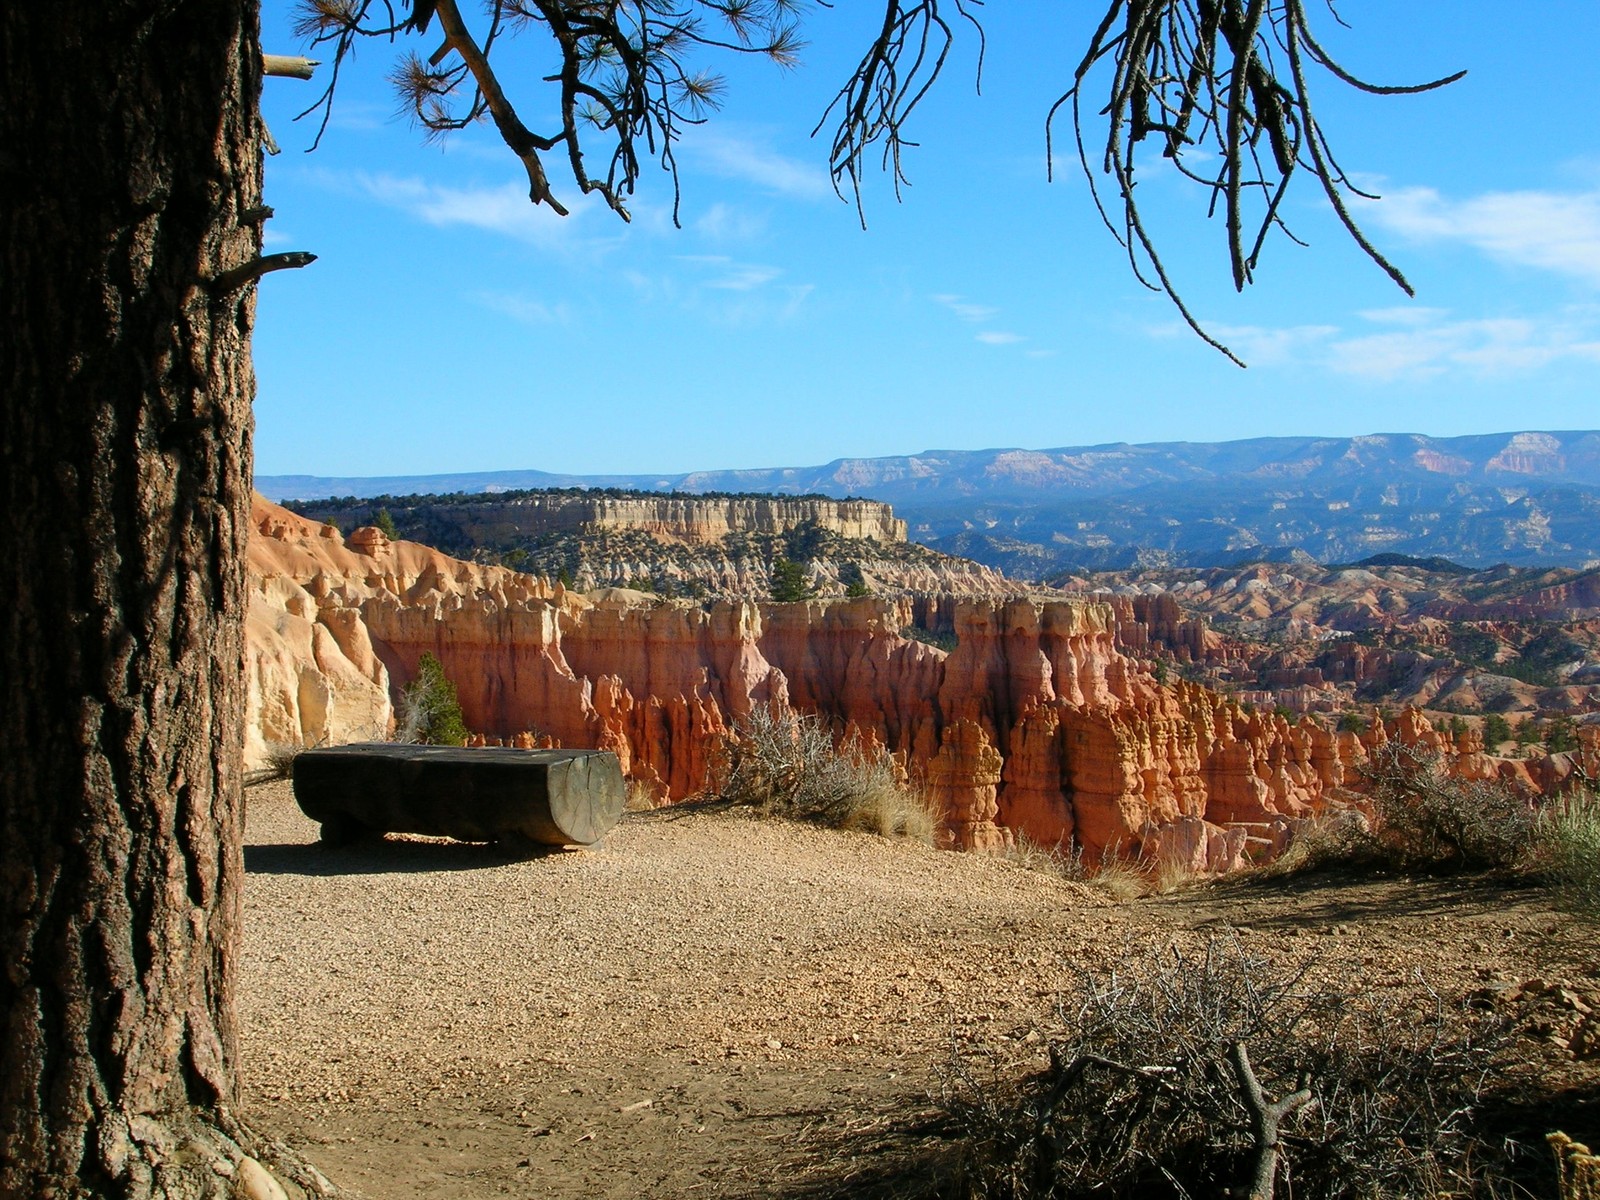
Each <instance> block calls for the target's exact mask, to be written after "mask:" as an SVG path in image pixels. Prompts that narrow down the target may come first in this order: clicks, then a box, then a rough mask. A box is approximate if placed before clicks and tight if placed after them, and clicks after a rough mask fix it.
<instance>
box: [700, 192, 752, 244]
mask: <svg viewBox="0 0 1600 1200" xmlns="http://www.w3.org/2000/svg"><path fill="white" fill-rule="evenodd" d="M766 227H767V223H766V221H765V220H764V219H763V218H761V217H759V216H757V215H755V214H754V213H750V212H745V211H744V210H743V209H740V208H736V207H734V206H733V205H731V204H724V203H723V202H722V201H720V200H719V201H717V203H715V204H713V205H712V206H711V207H710V208H709V209H707V210H706V211H705V212H704V213H703V214H701V215H700V216H699V217H697V218H695V222H694V229H695V232H696V233H698V234H700V235H701V236H702V237H705V238H710V239H711V240H712V241H716V242H747V241H749V240H750V239H751V238H754V237H758V236H760V235H761V234H762V233H763V232H764V231H765V230H766Z"/></svg>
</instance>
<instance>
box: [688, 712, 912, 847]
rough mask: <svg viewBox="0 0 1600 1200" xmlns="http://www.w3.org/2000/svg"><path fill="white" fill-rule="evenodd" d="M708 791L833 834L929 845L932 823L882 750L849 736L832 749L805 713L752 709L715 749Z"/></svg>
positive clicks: (829, 738) (824, 731)
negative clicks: (859, 832)
mask: <svg viewBox="0 0 1600 1200" xmlns="http://www.w3.org/2000/svg"><path fill="white" fill-rule="evenodd" d="M711 787H712V790H713V791H714V793H715V794H716V795H717V796H719V797H721V798H722V799H723V800H726V801H729V802H731V803H734V804H746V805H750V806H752V807H754V808H757V809H760V810H761V811H762V812H765V813H769V814H771V815H774V816H782V817H793V818H797V819H800V820H807V821H816V822H818V823H819V824H823V825H830V826H833V827H834V828H838V829H863V830H867V831H870V832H873V833H880V834H883V835H885V836H902V837H913V838H917V839H919V840H921V841H927V842H931V841H932V840H933V837H934V833H935V828H936V824H937V822H936V820H935V817H934V814H933V813H932V812H931V810H930V809H929V807H928V805H927V803H926V802H925V801H924V799H923V798H922V797H921V795H919V794H918V793H917V792H916V791H915V790H914V789H912V788H910V787H909V786H907V785H906V783H905V782H904V781H903V780H902V779H901V778H900V772H899V771H898V770H897V768H896V765H895V761H894V758H893V757H892V756H891V755H890V754H889V753H888V751H886V750H884V749H883V748H882V747H877V746H866V745H863V744H862V743H861V741H860V739H858V738H855V737H850V738H847V739H845V741H844V742H843V743H841V744H838V745H835V743H834V739H833V734H832V732H831V731H830V730H829V728H828V726H827V725H826V724H825V723H824V722H823V721H822V720H821V719H820V718H819V717H816V716H813V715H811V714H806V713H799V714H796V713H783V714H774V713H773V712H771V711H770V710H769V709H767V708H764V707H762V708H756V709H753V710H752V711H751V712H750V714H749V715H748V716H746V717H744V718H743V719H741V720H740V721H738V722H737V723H736V724H735V726H734V729H733V732H732V734H731V735H730V736H729V737H727V738H725V739H724V741H723V743H722V745H721V746H720V748H719V750H718V752H717V756H716V760H715V761H714V763H713V767H712V772H711Z"/></svg>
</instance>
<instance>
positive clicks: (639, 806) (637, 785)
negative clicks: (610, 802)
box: [622, 779, 660, 813]
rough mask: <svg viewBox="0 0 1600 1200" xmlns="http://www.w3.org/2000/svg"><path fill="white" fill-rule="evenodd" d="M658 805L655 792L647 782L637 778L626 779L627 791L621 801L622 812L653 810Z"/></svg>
mask: <svg viewBox="0 0 1600 1200" xmlns="http://www.w3.org/2000/svg"><path fill="white" fill-rule="evenodd" d="M658 807H660V806H659V805H658V804H657V803H656V796H655V792H653V791H652V790H651V789H650V787H649V785H648V784H645V783H641V782H640V781H639V780H637V779H630V780H628V781H627V793H626V795H625V796H624V797H623V801H622V811H623V812H631V813H636V812H654V811H655V810H656V809H657V808H658Z"/></svg>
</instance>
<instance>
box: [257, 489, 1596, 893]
mask: <svg viewBox="0 0 1600 1200" xmlns="http://www.w3.org/2000/svg"><path fill="white" fill-rule="evenodd" d="M255 521H256V531H257V537H256V538H255V539H253V541H252V544H251V550H250V567H251V572H252V587H253V597H254V600H253V604H252V609H251V614H250V626H249V633H250V638H249V646H250V670H251V680H252V683H251V721H252V728H251V731H250V739H251V740H250V753H251V755H252V756H253V757H254V758H256V759H257V760H258V761H259V759H260V758H261V757H262V755H263V754H264V750H265V747H264V745H263V743H264V742H266V741H292V742H301V743H313V742H316V741H318V740H329V741H337V740H344V739H348V738H353V737H365V736H375V735H381V734H382V732H383V729H384V728H385V727H386V726H387V725H388V724H389V723H390V721H391V719H392V709H391V707H390V699H389V697H390V693H391V690H397V689H398V687H399V686H400V685H403V684H404V683H405V682H406V681H408V680H410V679H411V678H412V677H413V676H414V675H415V672H416V669H417V663H418V661H419V659H420V658H421V655H422V654H423V653H424V652H428V653H432V654H434V655H435V656H437V657H438V659H439V660H440V662H441V663H442V664H443V666H444V669H445V672H446V674H447V675H448V676H449V677H450V678H451V679H452V680H453V681H454V682H455V684H456V689H457V692H458V694H459V696H460V700H461V706H462V711H463V714H464V716H465V718H466V721H467V724H468V725H469V727H471V728H472V729H474V730H475V731H477V732H478V733H479V734H481V735H483V736H484V738H485V739H486V740H489V741H501V742H503V741H506V740H508V739H510V740H513V741H517V742H518V744H541V745H553V744H560V745H566V746H575V747H577V746H595V747H601V748H607V749H612V750H615V751H616V753H617V754H618V755H619V757H620V758H621V760H622V764H623V769H624V771H625V772H626V773H627V774H628V775H629V776H630V777H631V778H632V779H634V780H635V781H636V782H637V783H638V784H640V785H642V786H643V787H645V788H646V789H648V790H649V791H650V792H652V793H653V794H654V795H655V796H657V797H658V798H669V799H679V798H682V797H684V796H688V795H691V794H694V793H695V792H696V791H697V790H699V789H700V788H702V787H703V786H704V785H705V782H706V778H707V773H708V770H709V767H710V762H711V755H712V753H713V751H714V748H715V747H716V745H717V743H718V741H719V740H720V739H721V738H722V737H723V736H724V735H725V734H726V733H727V732H728V730H729V729H730V728H731V727H732V726H733V725H734V724H735V723H736V722H737V721H738V720H739V719H740V718H741V717H743V716H744V715H745V714H747V713H749V712H750V711H751V709H752V707H753V706H756V705H768V706H772V707H774V708H776V709H778V710H780V711H782V710H786V709H790V708H792V709H797V710H802V711H807V712H815V713H818V714H820V715H822V716H823V717H825V718H826V719H827V720H828V721H829V722H830V723H831V724H832V726H833V728H834V729H835V730H836V732H837V733H838V735H839V736H840V737H845V736H847V735H849V734H851V733H854V734H856V735H858V736H859V737H860V738H861V739H862V740H863V741H864V742H865V743H867V744H872V745H878V746H882V747H885V748H886V749H888V750H890V751H891V752H893V753H894V754H895V755H896V757H897V759H898V760H899V761H900V762H901V763H902V764H903V765H904V768H905V770H906V772H907V774H908V776H909V778H911V779H912V780H914V781H916V782H919V783H920V784H921V785H922V786H924V787H925V788H926V789H927V790H928V792H929V793H930V795H931V797H932V798H933V799H934V800H935V802H936V803H937V804H938V805H939V806H940V807H941V810H942V811H943V813H944V831H945V836H946V838H947V840H948V842H949V843H950V844H952V845H955V846H960V847H963V848H973V849H994V848H996V847H998V846H1001V845H1004V844H1005V842H1006V840H1007V838H1008V837H1009V836H1010V834H1009V833H1008V832H1007V831H1017V832H1020V833H1022V834H1025V835H1026V836H1027V837H1029V838H1031V839H1032V840H1034V841H1035V842H1038V843H1041V844H1044V845H1047V846H1056V845H1062V846H1065V845H1069V844H1070V845H1075V846H1077V847H1079V848H1081V849H1082V851H1083V853H1084V854H1085V856H1086V857H1087V858H1089V859H1090V860H1091V861H1093V860H1095V859H1097V858H1098V857H1099V856H1101V855H1103V854H1105V853H1108V852H1116V853H1123V854H1142V855H1145V856H1148V857H1152V858H1154V857H1166V858H1170V859H1172V860H1173V861H1177V862H1181V863H1182V864H1184V865H1187V866H1189V867H1191V868H1194V869H1206V870H1217V869H1227V868H1230V867H1233V866H1237V865H1238V864H1239V863H1240V862H1242V861H1244V858H1245V856H1246V855H1248V854H1249V853H1252V852H1253V848H1259V847H1262V846H1268V847H1271V846H1275V845H1276V846H1281V845H1282V843H1283V840H1284V837H1285V836H1286V832H1287V830H1288V829H1289V828H1290V827H1291V825H1292V824H1293V823H1294V822H1295V821H1297V820H1298V819H1300V818H1302V817H1304V816H1307V815H1309V814H1311V813H1313V812H1315V811H1317V810H1318V809H1319V808H1321V807H1323V806H1325V805H1326V804H1328V803H1330V802H1332V801H1334V800H1336V799H1338V798H1340V797H1345V796H1347V795H1348V793H1349V789H1350V788H1351V787H1352V785H1353V784H1356V783H1359V774H1360V768H1361V766H1362V764H1363V763H1364V762H1365V761H1366V759H1367V758H1368V756H1369V754H1370V753H1371V751H1372V750H1373V749H1375V748H1376V747H1378V746H1380V745H1382V744H1383V743H1384V742H1385V741H1386V740H1389V739H1391V738H1396V739H1399V740H1400V741H1402V742H1405V743H1407V744H1414V745H1422V746H1424V747H1428V748H1432V749H1437V750H1441V751H1443V752H1445V753H1447V754H1449V755H1450V756H1451V761H1452V762H1454V763H1455V764H1456V769H1457V770H1458V771H1459V772H1460V773H1461V774H1463V775H1465V776H1467V777H1471V778H1489V777H1501V778H1505V777H1508V776H1516V777H1518V778H1526V779H1528V780H1529V781H1530V782H1533V783H1540V784H1547V783H1549V782H1550V780H1555V779H1557V777H1558V776H1560V777H1564V776H1563V775H1562V772H1563V771H1564V772H1565V776H1570V775H1571V774H1572V773H1573V772H1574V771H1575V770H1576V769H1578V768H1582V769H1585V770H1590V771H1594V772H1600V761H1596V760H1597V759H1600V743H1596V742H1595V739H1594V738H1590V739H1589V740H1588V741H1587V742H1586V743H1585V749H1584V751H1583V752H1582V753H1581V754H1578V755H1574V756H1568V757H1569V759H1570V761H1568V762H1563V763H1557V762H1555V761H1554V760H1552V761H1551V763H1550V764H1549V765H1548V766H1542V767H1539V768H1537V769H1534V770H1530V769H1528V768H1526V767H1523V766H1520V765H1519V766H1518V767H1517V768H1516V769H1515V770H1512V771H1510V772H1508V771H1507V770H1506V769H1505V768H1504V766H1503V765H1502V764H1503V760H1497V759H1490V758H1488V756H1486V755H1484V753H1483V748H1482V745H1481V743H1480V742H1478V741H1476V740H1474V738H1472V737H1467V738H1464V739H1462V740H1461V741H1459V742H1458V743H1455V744H1451V745H1445V739H1444V737H1443V735H1440V734H1438V733H1436V732H1435V731H1434V730H1433V729H1432V728H1431V727H1430V726H1429V725H1428V724H1427V722H1426V721H1425V720H1424V719H1423V718H1422V717H1421V715H1420V714H1417V713H1412V712H1406V713H1403V714H1402V715H1401V717H1400V718H1399V719H1397V720H1396V721H1395V722H1393V723H1392V725H1391V726H1390V727H1388V728H1385V727H1383V726H1377V727H1375V728H1374V729H1372V730H1370V731H1369V732H1368V733H1367V734H1366V735H1364V736H1363V737H1362V738H1357V737H1356V735H1354V734H1350V733H1343V734H1334V733H1331V732H1328V731H1327V730H1324V729H1322V728H1321V727H1320V726H1318V725H1316V724H1315V723H1314V722H1313V721H1311V720H1309V719H1302V720H1300V721H1299V722H1297V723H1291V722H1289V721H1288V720H1286V719H1284V718H1283V717H1281V716H1276V715H1271V714H1268V713H1265V712H1255V713H1249V712H1246V711H1244V710H1242V709H1241V708H1240V707H1238V706H1237V705H1236V704H1234V703H1233V702H1231V701H1230V700H1228V699H1226V698H1224V697H1223V696H1221V695H1219V694H1217V693H1215V692H1211V691H1209V690H1207V689H1205V688H1203V687H1200V686H1198V685H1196V684H1192V683H1188V682H1179V683H1175V684H1173V685H1172V686H1161V685H1158V684H1157V683H1156V682H1155V680H1154V678H1153V676H1152V675H1151V674H1150V672H1149V670H1148V669H1147V668H1146V667H1145V666H1144V665H1143V664H1142V663H1140V662H1138V661H1137V660H1135V659H1132V658H1129V657H1127V656H1126V655H1125V654H1124V653H1123V652H1122V649H1120V648H1119V647H1122V648H1140V647H1144V646H1148V645H1149V644H1150V643H1151V641H1152V639H1158V640H1164V641H1167V642H1168V643H1169V644H1170V642H1172V641H1173V640H1174V639H1177V640H1180V641H1181V639H1183V638H1190V639H1191V640H1190V641H1189V642H1185V643H1183V644H1185V645H1189V646H1190V653H1191V654H1193V653H1195V650H1196V648H1198V649H1199V650H1201V651H1203V650H1204V642H1203V640H1202V641H1200V642H1194V641H1193V634H1194V630H1193V629H1189V628H1188V627H1186V626H1185V624H1184V622H1182V621H1181V619H1179V617H1178V616H1177V615H1176V608H1175V606H1173V605H1171V604H1170V602H1169V601H1170V598H1161V597H1158V598H1134V599H1133V600H1126V599H1123V598H1118V599H1117V600H1115V601H1113V602H1112V603H1101V602H1091V601H1082V600H1051V601H1035V600H1026V599H1013V600H1006V601H994V600H987V599H985V600H956V599H952V598H948V597H946V598H937V599H935V598H926V597H916V598H906V599H897V600H885V599H873V598H866V599H860V600H827V601H808V602H804V603H799V604H786V605H778V604H759V605H757V604H751V603H728V602H717V603H714V604H711V605H709V606H708V607H701V606H698V605H693V604H689V603H686V602H681V601H676V602H675V601H662V600H658V599H657V598H655V597H651V596H645V595H642V594H640V593H636V592H628V591H624V590H621V589H610V590H607V591H602V592H596V593H594V594H592V595H591V596H587V597H586V596H580V595H576V594H573V593H570V592H568V591H566V590H565V589H564V588H562V587H561V586H560V585H557V584H551V583H548V582H546V581H544V580H540V579H535V578H532V577H529V576H525V575H518V574H516V573H514V572H511V571H508V570H505V569H503V568H499V567H480V566H474V565H472V564H469V563H464V562H460V561H458V560H455V559H451V558H449V557H447V556H445V555H442V554H439V553H437V552H435V551H432V550H429V549H427V548H426V547H422V546H417V545H414V544H412V543H408V542H395V543H392V544H391V543H390V542H389V541H388V539H387V538H384V537H383V535H382V534H381V533H379V532H378V531H377V530H375V529H373V530H366V529H363V530H357V531H355V532H354V533H352V534H351V535H350V537H349V539H348V540H345V539H342V538H341V537H340V536H339V534H338V532H337V531H336V530H334V529H332V528H331V527H327V526H318V525H316V524H314V523H312V522H309V521H306V520H303V519H302V518H299V517H296V516H294V515H293V514H291V513H288V512H286V511H285V510H283V509H280V508H277V507H276V506H274V505H270V504H267V503H266V502H265V501H259V500H258V502H257V506H256V514H255ZM1146 599H1148V600H1149V602H1148V603H1145V602H1144V601H1145V600H1146ZM913 624H915V625H920V626H922V627H924V628H939V629H953V630H954V632H955V634H956V636H957V638H958V641H957V644H956V648H955V649H954V650H953V651H951V652H949V653H946V652H944V651H942V650H939V649H936V648H934V647H931V646H928V645H924V644H922V643H920V642H916V641H909V640H907V639H904V638H902V637H900V636H899V630H900V629H902V628H904V627H906V626H907V625H913ZM1201 632H1203V630H1201ZM1585 756H1587V757H1585ZM1558 757H1559V756H1558ZM1541 772H1542V774H1541ZM1546 776H1548V777H1549V779H1546V778H1545V777H1546Z"/></svg>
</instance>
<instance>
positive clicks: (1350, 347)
mask: <svg viewBox="0 0 1600 1200" xmlns="http://www.w3.org/2000/svg"><path fill="white" fill-rule="evenodd" d="M1567 358H1577V359H1588V360H1590V361H1600V336H1597V334H1596V332H1595V331H1594V330H1593V328H1586V327H1585V326H1584V325H1583V324H1581V323H1567V322H1560V321H1557V322H1550V321H1545V320H1540V321H1531V320H1525V319H1521V318H1488V319H1477V320H1462V321H1439V322H1437V323H1434V324H1428V325H1419V326H1417V327H1415V328H1411V329H1405V330H1401V331H1396V332H1388V333H1378V334H1369V335H1366V336H1358V337H1352V338H1343V339H1340V340H1338V341H1335V342H1333V343H1331V344H1330V345H1329V346H1328V365H1329V366H1330V367H1332V368H1333V369H1334V370H1335V371H1340V372H1343V373H1345V374H1349V375H1362V376H1366V377H1368V378H1375V379H1396V378H1402V377H1405V376H1422V377H1427V376H1435V375H1442V374H1444V373H1446V372H1447V371H1450V370H1452V369H1463V370H1467V371H1470V372H1472V373H1474V374H1479V375H1503V374H1516V373H1519V372H1527V371H1533V370H1537V369H1538V368H1540V367H1544V366H1548V365H1549V364H1550V363H1553V362H1556V361H1557V360H1559V359H1567Z"/></svg>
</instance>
